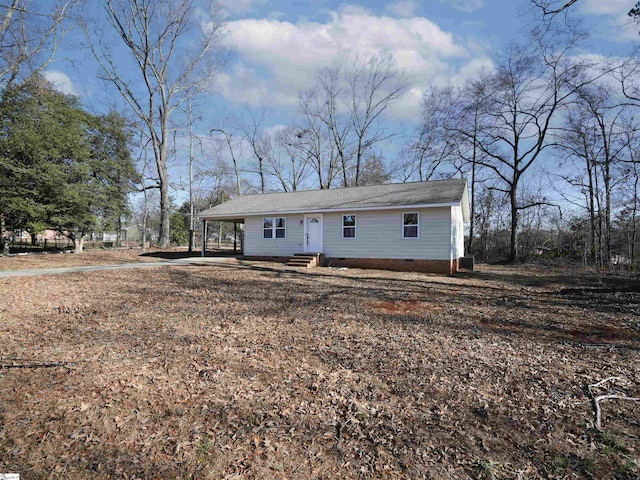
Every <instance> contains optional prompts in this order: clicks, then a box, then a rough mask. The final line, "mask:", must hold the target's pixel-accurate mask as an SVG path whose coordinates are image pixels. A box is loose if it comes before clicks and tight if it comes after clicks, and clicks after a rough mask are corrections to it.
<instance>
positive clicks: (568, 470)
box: [0, 252, 640, 479]
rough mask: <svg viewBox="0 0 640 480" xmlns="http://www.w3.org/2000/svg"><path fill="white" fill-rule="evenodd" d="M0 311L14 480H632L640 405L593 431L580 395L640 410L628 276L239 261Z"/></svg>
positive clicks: (113, 283) (0, 419)
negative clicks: (447, 272)
mask: <svg viewBox="0 0 640 480" xmlns="http://www.w3.org/2000/svg"><path fill="white" fill-rule="evenodd" d="M138 253H139V252H138ZM61 257H62V258H71V257H74V256H69V255H65V256H61ZM9 260H10V261H11V262H14V260H13V259H9ZM93 260H94V261H96V259H95V258H94V259H93ZM60 261H62V260H60ZM74 261H75V260H74ZM83 261H84V260H83ZM87 261H88V260H87ZM104 261H107V263H109V262H112V261H114V260H113V259H104ZM122 261H127V262H129V261H131V259H130V258H126V259H123V260H122ZM145 261H146V259H145ZM4 262H5V259H0V269H3V268H33V267H23V266H21V267H15V266H13V265H14V264H15V262H14V263H12V266H9V267H6V264H5V263H4ZM46 266H47V267H51V266H53V265H51V264H48V265H46ZM57 266H62V265H57ZM0 298H2V302H0V338H1V339H2V350H1V351H0V364H1V365H0V366H1V368H0V472H17V473H21V474H22V478H23V479H31V478H65V479H66V478H70V479H76V478H130V479H132V478H158V479H166V478H198V479H201V478H203V479H270V478H273V479H335V478H411V479H413V478H431V479H440V478H442V479H448V478H451V479H466V478H478V479H499V478H505V479H506V478H509V479H511V478H520V479H539V478H540V479H549V478H553V479H574V478H586V479H609V478H611V479H613V478H616V479H638V478H640V466H639V463H640V404H639V403H637V402H634V401H631V400H625V399H608V400H602V401H600V402H599V405H600V406H601V410H602V422H601V427H602V428H601V431H598V430H597V429H596V428H594V404H593V401H592V397H591V396H590V394H589V391H588V388H587V385H589V384H594V383H596V382H598V381H600V380H604V379H607V378H609V377H616V379H613V380H610V381H608V382H607V383H605V384H604V385H602V386H600V387H597V388H596V389H594V394H595V395H604V394H607V393H615V394H617V395H619V396H626V397H640V282H639V281H638V280H637V279H634V278H629V277H621V276H599V275H595V274H593V273H585V272H579V271H564V270H560V269H555V270H543V269H541V268H534V267H489V266H480V267H479V269H478V271H476V272H474V273H465V274H460V275H458V276H454V277H446V276H436V275H424V274H412V273H393V272H383V271H375V270H358V269H347V270H341V269H327V268H317V269H308V270H296V269H292V268H288V267H284V266H280V265H278V264H272V263H256V262H242V261H241V262H239V263H237V264H226V265H219V264H211V265H202V266H174V267H160V268H158V269H153V270H152V271H151V270H135V269H131V270H117V271H108V272H91V273H81V274H68V275H64V276H55V277H53V276H49V277H46V276H42V277H20V278H7V279H1V280H0Z"/></svg>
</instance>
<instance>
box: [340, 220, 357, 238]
mask: <svg viewBox="0 0 640 480" xmlns="http://www.w3.org/2000/svg"><path fill="white" fill-rule="evenodd" d="M342 238H356V216H355V215H343V216H342Z"/></svg>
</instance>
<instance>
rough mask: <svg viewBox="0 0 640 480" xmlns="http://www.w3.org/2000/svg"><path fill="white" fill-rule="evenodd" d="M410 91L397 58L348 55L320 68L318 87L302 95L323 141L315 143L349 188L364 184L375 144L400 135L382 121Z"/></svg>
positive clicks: (310, 120) (309, 127)
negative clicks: (395, 61) (397, 68)
mask: <svg viewBox="0 0 640 480" xmlns="http://www.w3.org/2000/svg"><path fill="white" fill-rule="evenodd" d="M405 91H406V82H405V81H404V79H403V77H402V76H401V75H399V74H398V73H397V72H396V71H395V69H394V64H393V61H392V59H391V57H387V56H384V57H370V58H351V57H349V56H342V57H339V58H337V59H336V61H335V62H334V64H333V65H332V66H331V67H327V68H323V69H322V70H320V72H319V73H318V76H317V79H316V85H315V86H314V87H313V88H312V89H311V90H308V91H306V92H304V93H302V94H301V95H300V106H301V109H302V112H303V114H304V116H305V118H306V119H307V123H308V125H305V130H307V131H308V133H310V134H311V138H313V137H315V139H316V140H318V139H320V140H321V141H319V142H318V141H316V142H315V145H316V146H319V145H322V146H323V147H324V148H325V152H324V154H323V155H322V156H323V157H324V158H329V160H328V161H327V162H325V163H328V165H329V167H330V168H329V169H330V170H331V169H332V168H338V169H339V170H340V174H341V176H342V184H343V186H349V185H358V184H359V181H360V172H361V169H362V167H363V163H364V161H365V159H366V158H374V157H375V156H376V155H377V152H375V150H374V149H375V146H376V145H377V144H378V143H380V142H383V141H385V140H388V139H389V138H391V137H392V136H393V135H395V133H394V132H387V131H385V130H384V128H383V126H382V120H383V119H384V115H385V113H386V111H387V110H388V108H389V106H391V105H392V104H393V103H394V102H396V101H398V100H399V99H400V98H401V97H402V96H403V95H404V93H405ZM319 165H320V163H316V165H315V166H316V167H318V166H319ZM316 170H317V168H316ZM320 175H321V173H320ZM320 183H321V186H322V185H323V184H326V182H324V181H321V182H320Z"/></svg>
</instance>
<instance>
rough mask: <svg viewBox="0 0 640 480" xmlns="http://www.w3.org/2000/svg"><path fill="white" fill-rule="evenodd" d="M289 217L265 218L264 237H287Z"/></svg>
mask: <svg viewBox="0 0 640 480" xmlns="http://www.w3.org/2000/svg"><path fill="white" fill-rule="evenodd" d="M286 230H287V219H286V218H284V217H276V218H263V219H262V238H285V237H286Z"/></svg>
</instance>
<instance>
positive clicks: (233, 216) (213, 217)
mask: <svg viewBox="0 0 640 480" xmlns="http://www.w3.org/2000/svg"><path fill="white" fill-rule="evenodd" d="M462 203H464V202H462ZM460 204H461V202H460V201H456V202H441V203H424V204H408V205H386V206H376V207H345V208H320V209H311V210H308V209H299V210H282V211H266V212H247V213H225V214H219V215H217V214H207V213H206V212H202V213H200V214H198V215H196V216H197V217H198V218H200V219H201V220H238V221H239V220H240V219H243V218H246V217H259V216H273V215H300V214H315V213H340V212H358V211H371V210H407V209H413V208H437V207H457V206H460ZM462 208H463V212H464V206H463V207H462ZM468 216H469V210H468V202H467V214H466V217H468ZM467 220H468V218H467Z"/></svg>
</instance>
